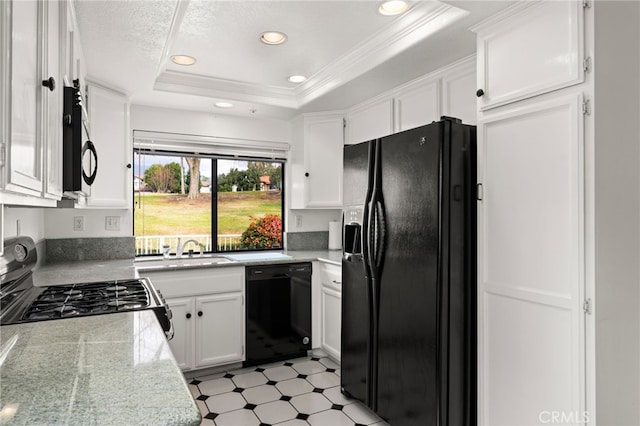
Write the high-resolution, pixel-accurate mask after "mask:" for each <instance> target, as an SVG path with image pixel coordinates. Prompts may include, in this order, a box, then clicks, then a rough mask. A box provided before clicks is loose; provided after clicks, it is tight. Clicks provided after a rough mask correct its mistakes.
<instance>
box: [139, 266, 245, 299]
mask: <svg viewBox="0 0 640 426" xmlns="http://www.w3.org/2000/svg"><path fill="white" fill-rule="evenodd" d="M141 275H142V276H146V277H149V279H150V280H151V282H152V283H153V285H154V287H155V288H157V289H158V290H160V291H161V292H162V294H163V295H164V297H165V298H170V297H183V296H197V295H201V294H214V293H226V292H230V291H242V290H243V289H244V268H243V267H239V268H235V267H233V268H229V267H225V268H200V269H186V270H181V271H166V272H165V271H160V272H155V271H154V272H147V273H142V274H141Z"/></svg>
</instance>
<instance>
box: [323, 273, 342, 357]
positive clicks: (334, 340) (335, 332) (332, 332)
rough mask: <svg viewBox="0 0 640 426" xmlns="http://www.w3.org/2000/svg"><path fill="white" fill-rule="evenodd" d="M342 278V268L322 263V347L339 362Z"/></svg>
mask: <svg viewBox="0 0 640 426" xmlns="http://www.w3.org/2000/svg"><path fill="white" fill-rule="evenodd" d="M341 277H342V271H341V268H340V266H337V265H333V264H329V263H324V262H320V284H321V287H320V323H321V328H320V347H321V348H322V350H324V351H325V352H326V353H327V354H328V355H330V356H331V357H333V358H335V359H337V360H339V359H340V339H341V331H340V328H341V324H342V323H341V318H342V288H341V279H342V278H341Z"/></svg>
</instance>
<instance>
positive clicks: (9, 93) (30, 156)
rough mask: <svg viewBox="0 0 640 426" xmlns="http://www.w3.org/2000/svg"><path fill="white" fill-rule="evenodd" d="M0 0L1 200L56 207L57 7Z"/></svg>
mask: <svg viewBox="0 0 640 426" xmlns="http://www.w3.org/2000/svg"><path fill="white" fill-rule="evenodd" d="M65 7H66V3H64V2H62V3H61V2H59V1H55V0H48V1H3V2H0V55H1V56H2V58H3V61H2V62H1V63H0V102H1V106H2V107H1V109H0V115H1V116H2V117H0V118H1V119H0V166H1V167H2V182H1V185H0V186H1V190H0V202H1V203H5V204H19V205H34V206H54V205H55V203H56V200H59V199H60V197H61V194H62V191H61V181H62V150H61V143H62V93H63V91H62V89H61V87H62V85H63V83H62V74H61V66H60V52H61V45H60V24H61V11H63V10H64V8H65Z"/></svg>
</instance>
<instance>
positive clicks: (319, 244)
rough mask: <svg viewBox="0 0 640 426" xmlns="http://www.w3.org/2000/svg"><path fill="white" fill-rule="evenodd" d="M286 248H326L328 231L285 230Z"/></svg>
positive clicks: (327, 245)
mask: <svg viewBox="0 0 640 426" xmlns="http://www.w3.org/2000/svg"><path fill="white" fill-rule="evenodd" d="M285 235H286V239H287V241H286V244H285V247H286V248H287V250H327V248H328V247H329V231H311V232H287V233H286V234H285Z"/></svg>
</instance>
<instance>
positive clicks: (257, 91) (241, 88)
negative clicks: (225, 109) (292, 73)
mask: <svg viewBox="0 0 640 426" xmlns="http://www.w3.org/2000/svg"><path fill="white" fill-rule="evenodd" d="M153 88H154V89H155V90H164V91H167V92H175V93H183V94H185V93H186V94H189V95H197V96H207V97H210V98H220V99H224V100H232V101H234V100H235V101H244V102H257V103H261V104H268V105H274V106H279V107H284V108H294V109H297V108H298V107H299V104H298V101H297V99H296V96H295V93H294V91H293V89H290V88H286V87H274V86H263V85H260V84H254V83H245V82H242V81H235V80H226V79H222V78H214V77H207V76H204V75H197V74H196V75H194V74H188V73H185V72H181V71H172V70H166V71H164V72H163V73H161V74H160V75H159V76H158V78H157V79H156V82H155V84H154V86H153Z"/></svg>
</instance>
